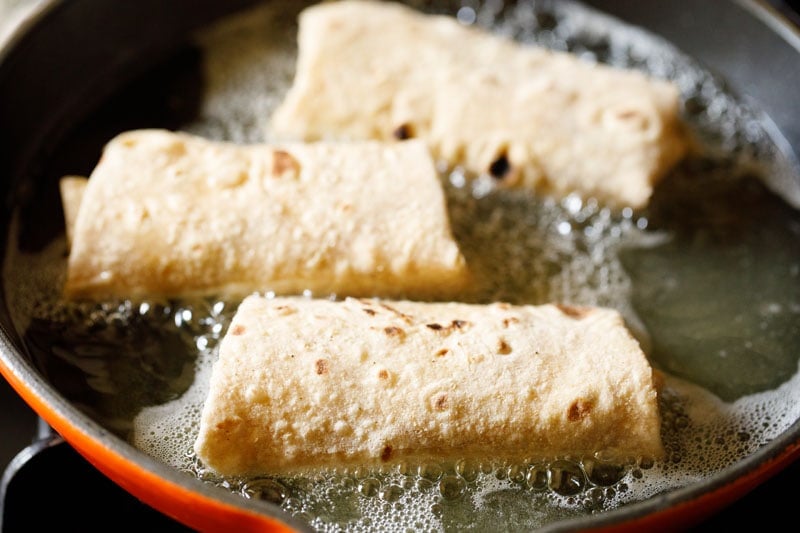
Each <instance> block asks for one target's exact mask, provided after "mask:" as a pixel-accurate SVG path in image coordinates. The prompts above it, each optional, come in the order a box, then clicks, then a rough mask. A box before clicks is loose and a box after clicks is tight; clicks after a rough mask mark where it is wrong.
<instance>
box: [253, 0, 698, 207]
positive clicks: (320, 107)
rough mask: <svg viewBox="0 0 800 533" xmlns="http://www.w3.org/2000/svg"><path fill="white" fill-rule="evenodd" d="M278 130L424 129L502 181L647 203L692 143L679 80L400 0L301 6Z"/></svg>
mask: <svg viewBox="0 0 800 533" xmlns="http://www.w3.org/2000/svg"><path fill="white" fill-rule="evenodd" d="M298 48H299V55H298V60H297V66H296V73H295V78H294V81H293V85H292V87H291V88H290V90H289V92H288V94H287V96H286V98H285V100H284V101H283V102H282V104H281V105H280V107H279V108H278V109H277V110H276V112H275V113H274V115H273V116H272V117H271V120H270V121H269V131H270V132H271V135H273V136H276V137H277V138H294V139H305V140H313V139H326V138H347V139H381V140H389V141H390V140H395V139H397V138H410V137H417V138H421V139H423V140H425V142H426V143H428V145H429V146H430V148H431V150H432V151H433V154H434V156H435V157H437V158H440V159H442V160H444V161H447V162H449V163H450V164H451V165H453V166H457V165H461V166H464V167H466V168H467V169H468V170H470V171H472V172H474V173H482V174H488V175H491V176H493V177H494V178H495V179H496V180H497V182H498V183H500V184H501V185H507V186H515V187H527V188H530V189H533V190H535V191H536V192H537V193H543V194H548V195H552V196H555V197H563V196H565V195H568V194H571V193H577V194H580V195H582V196H584V197H594V198H596V199H597V200H599V201H601V202H604V203H605V204H608V205H610V206H612V207H622V206H630V207H633V208H641V207H643V206H645V205H646V204H647V203H648V201H649V198H650V196H651V194H652V191H653V187H654V185H655V184H656V183H657V182H658V181H660V180H661V179H662V178H663V177H664V176H665V175H666V174H667V172H668V171H669V169H670V168H671V167H672V166H674V164H675V163H676V162H677V161H678V160H680V159H681V158H682V157H683V156H684V154H685V153H686V151H687V141H686V136H685V134H684V127H683V125H682V121H681V118H680V95H679V92H678V90H677V87H676V86H675V85H674V84H672V83H670V82H667V81H661V80H656V79H653V78H649V77H647V76H645V75H644V74H642V73H640V72H638V71H633V70H623V69H617V68H612V67H609V66H605V65H600V64H591V63H589V62H587V61H583V60H581V59H579V58H578V57H576V56H574V55H572V54H568V53H566V52H554V51H550V50H546V49H544V48H540V47H536V46H533V45H530V44H520V43H518V42H515V41H512V40H511V39H508V38H505V37H501V36H499V35H494V34H492V33H490V32H488V31H485V30H483V29H479V28H476V27H466V26H464V25H462V24H460V23H459V22H457V21H456V19H455V18H453V17H449V16H441V15H427V14H423V13H421V12H418V11H415V10H413V9H411V8H409V7H406V6H402V5H400V4H396V3H393V2H370V1H363V0H349V1H339V2H324V3H321V4H317V5H314V6H311V7H309V8H306V9H305V10H304V11H303V12H302V13H301V15H300V20H299V37H298Z"/></svg>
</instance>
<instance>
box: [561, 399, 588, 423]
mask: <svg viewBox="0 0 800 533" xmlns="http://www.w3.org/2000/svg"><path fill="white" fill-rule="evenodd" d="M593 407H594V402H591V401H589V400H584V399H582V398H578V399H577V400H575V401H574V402H572V405H570V406H569V409H567V420H569V421H570V422H577V421H579V420H583V419H584V418H586V417H587V416H589V413H591V412H592V408H593Z"/></svg>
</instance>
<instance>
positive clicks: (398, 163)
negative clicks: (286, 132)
mask: <svg viewBox="0 0 800 533" xmlns="http://www.w3.org/2000/svg"><path fill="white" fill-rule="evenodd" d="M62 185H68V183H67V182H65V184H62ZM64 190H66V191H70V190H73V189H70V188H69V187H67V188H66V189H64ZM64 200H65V211H69V212H70V213H72V212H73V211H75V208H76V205H78V204H79V206H80V207H79V210H78V213H77V215H75V216H74V219H75V222H74V223H75V225H74V228H72V229H71V231H70V228H69V227H68V228H67V229H68V231H67V233H68V235H70V236H71V237H70V239H71V241H72V242H71V251H70V255H69V259H68V266H67V279H66V284H65V288H64V292H65V295H66V296H67V297H69V298H93V299H102V298H110V297H140V296H153V295H155V296H167V297H179V296H189V295H204V294H215V295H220V294H222V295H244V294H247V293H249V292H253V291H256V290H261V291H267V290H273V291H275V292H278V293H300V292H301V291H304V290H311V291H314V292H315V293H317V294H320V293H321V294H324V295H327V294H330V293H335V294H338V295H354V296H359V295H379V296H394V295H404V296H407V297H409V298H435V297H442V298H444V297H449V296H452V294H454V293H455V292H457V291H459V290H461V289H463V288H464V286H465V284H466V283H467V281H468V279H469V272H468V270H467V266H466V263H465V261H464V258H463V256H462V255H461V252H460V250H459V247H458V244H457V243H456V241H455V240H454V238H453V236H452V233H451V228H450V222H449V219H448V213H447V206H446V203H445V197H444V192H443V190H442V185H441V182H440V181H439V178H438V175H437V173H436V171H435V168H434V166H433V161H432V159H431V156H430V154H429V152H428V149H427V148H426V146H425V145H424V144H423V143H421V142H420V141H409V142H407V143H400V144H394V145H385V144H382V143H379V142H374V141H367V142H362V143H310V144H305V143H296V144H291V143H290V144H285V145H281V146H271V145H266V144H264V145H248V146H243V145H236V144H233V143H223V142H214V141H209V140H206V139H202V138H200V137H196V136H192V135H189V134H185V133H174V132H169V131H164V130H138V131H131V132H126V133H123V134H121V135H119V136H117V137H116V138H114V139H113V140H111V141H110V142H109V143H108V144H107V145H106V147H105V149H104V151H103V154H102V158H101V159H100V161H99V163H98V164H97V166H96V168H95V169H94V171H93V172H92V174H91V176H90V178H89V181H88V183H87V184H86V185H85V191H84V193H83V195H82V197H80V198H78V197H75V195H71V196H68V197H65V198H64ZM68 201H71V203H69V202H68ZM68 204H69V205H68ZM68 224H69V221H68Z"/></svg>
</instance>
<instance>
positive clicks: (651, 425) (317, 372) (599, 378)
mask: <svg viewBox="0 0 800 533" xmlns="http://www.w3.org/2000/svg"><path fill="white" fill-rule="evenodd" d="M195 451H196V453H197V455H198V457H199V458H200V459H201V460H202V461H203V462H204V463H205V464H206V466H208V467H210V468H212V469H213V470H216V471H217V472H219V473H220V474H223V475H253V474H263V473H269V474H274V473H294V472H296V471H300V470H304V469H313V468H318V467H334V466H355V465H365V466H369V465H380V464H381V463H385V462H394V461H401V460H410V461H414V460H417V459H419V460H428V459H436V460H457V459H462V458H464V459H470V458H472V459H476V458H477V459H485V460H490V459H500V460H502V459H510V460H513V459H519V460H526V459H528V460H535V459H539V458H540V459H550V458H557V457H563V456H564V455H566V454H569V455H573V456H591V455H592V454H594V453H595V452H601V453H602V454H603V455H605V456H607V457H608V458H611V459H624V458H628V457H633V458H635V457H645V456H646V457H650V458H656V459H657V458H660V457H662V456H663V453H664V452H663V448H662V443H661V437H660V415H659V411H658V403H657V389H656V386H655V384H654V373H653V370H652V368H651V367H650V366H649V364H648V362H647V360H646V358H645V356H644V354H643V353H642V351H641V350H640V348H639V345H638V344H637V342H636V341H635V340H634V339H633V337H632V336H631V335H630V334H629V332H628V330H627V329H626V328H625V325H624V322H623V319H622V318H621V316H620V315H619V313H617V312H616V311H614V310H611V309H604V308H575V307H559V306H556V305H542V306H512V305H507V304H501V303H495V304H487V305H480V304H465V303H423V302H410V301H387V300H381V299H355V298H348V299H346V300H344V301H331V300H322V299H310V298H303V297H289V298H280V297H279V298H274V299H269V298H266V297H263V296H259V295H251V296H248V297H247V298H246V299H244V301H243V302H242V304H241V306H240V307H239V309H238V311H237V313H236V315H235V316H234V318H233V320H232V322H231V324H230V327H229V329H228V331H227V332H226V335H225V337H224V338H223V340H222V342H221V344H220V353H219V358H218V359H217V361H216V362H215V364H214V367H213V369H212V374H211V382H210V390H209V393H208V396H207V397H206V401H205V404H204V407H203V411H202V416H201V422H200V430H199V435H198V437H197V440H196V442H195Z"/></svg>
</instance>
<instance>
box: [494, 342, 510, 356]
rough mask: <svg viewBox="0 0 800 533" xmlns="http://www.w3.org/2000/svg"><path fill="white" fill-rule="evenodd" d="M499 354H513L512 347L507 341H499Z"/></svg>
mask: <svg viewBox="0 0 800 533" xmlns="http://www.w3.org/2000/svg"><path fill="white" fill-rule="evenodd" d="M497 353H499V354H500V355H508V354H510V353H511V345H510V344H508V343H507V342H506V340H505V339H500V340H498V341H497Z"/></svg>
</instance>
